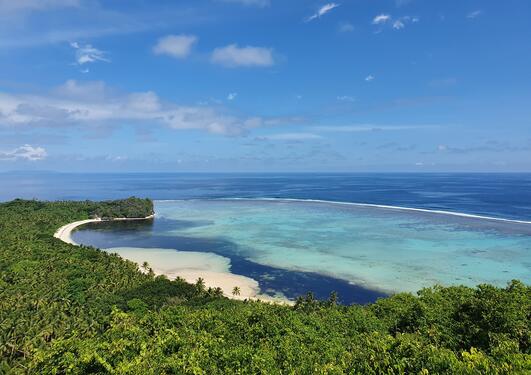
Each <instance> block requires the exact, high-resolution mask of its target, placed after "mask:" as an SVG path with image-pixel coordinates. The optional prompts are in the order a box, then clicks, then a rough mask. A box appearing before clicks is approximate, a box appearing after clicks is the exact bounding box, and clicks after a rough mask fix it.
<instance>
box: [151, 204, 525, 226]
mask: <svg viewBox="0 0 531 375" xmlns="http://www.w3.org/2000/svg"><path fill="white" fill-rule="evenodd" d="M201 200H204V201H208V200H211V201H216V200H221V201H238V200H241V201H277V202H282V201H285V202H302V203H304V202H313V203H328V204H338V205H345V206H357V207H371V208H385V209H390V210H399V211H413V212H424V213H431V214H438V215H449V216H457V217H464V218H469V219H481V220H490V221H499V222H505V223H513V224H528V225H531V221H526V220H516V219H505V218H501V217H494V216H484V215H475V214H467V213H464V212H453V211H445V210H431V209H428V208H413V207H403V206H391V205H385V204H373V203H358V202H342V201H329V200H324V199H300V198H204V199H166V200H158V201H156V202H186V201H189V202H190V201H201Z"/></svg>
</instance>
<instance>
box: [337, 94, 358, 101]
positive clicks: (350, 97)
mask: <svg viewBox="0 0 531 375" xmlns="http://www.w3.org/2000/svg"><path fill="white" fill-rule="evenodd" d="M337 100H340V101H342V102H355V101H356V98H354V97H352V96H348V95H341V96H338V97H337Z"/></svg>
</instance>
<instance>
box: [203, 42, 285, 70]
mask: <svg viewBox="0 0 531 375" xmlns="http://www.w3.org/2000/svg"><path fill="white" fill-rule="evenodd" d="M211 61H212V62H213V63H214V64H219V65H223V66H226V67H230V68H234V67H240V66H241V67H253V66H256V67H267V66H272V65H274V64H275V60H274V58H273V49H271V48H264V47H252V46H246V47H238V45H237V44H230V45H228V46H225V47H219V48H216V49H215V50H214V51H213V52H212V57H211Z"/></svg>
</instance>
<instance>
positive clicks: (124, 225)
mask: <svg viewBox="0 0 531 375" xmlns="http://www.w3.org/2000/svg"><path fill="white" fill-rule="evenodd" d="M208 224H209V222H207V221H185V220H170V219H161V218H158V219H156V220H149V221H121V222H106V223H90V224H87V225H84V226H83V227H81V228H79V230H77V231H75V232H74V233H73V234H72V237H73V239H74V241H76V242H77V243H82V244H85V245H90V246H94V247H98V248H112V247H142V248H168V249H178V250H180V251H197V252H205V251H208V252H212V253H215V254H218V255H221V256H224V257H227V258H229V259H230V261H231V272H233V273H234V274H238V275H243V276H247V277H250V278H253V279H255V280H257V281H258V282H259V284H260V289H261V292H262V293H263V294H267V295H271V296H274V295H275V294H278V293H282V294H283V295H284V296H286V297H287V298H290V299H295V298H297V297H298V296H301V295H304V294H306V293H307V292H309V291H311V292H313V293H314V294H315V296H316V297H317V298H318V299H326V298H328V296H329V295H330V293H331V292H332V291H335V292H337V293H338V294H339V297H340V300H341V302H342V303H343V304H347V305H349V304H353V303H358V304H365V303H370V302H374V301H376V299H378V298H381V297H385V296H386V294H384V293H381V292H379V291H375V290H371V289H367V288H364V287H361V286H357V285H352V284H350V283H348V282H347V281H344V280H340V279H336V278H333V277H329V276H324V275H320V274H317V273H312V272H301V271H289V270H284V269H281V268H275V267H269V266H264V265H261V264H257V263H254V262H251V261H249V260H247V259H245V258H244V257H242V256H240V255H238V254H239V253H240V252H239V251H238V245H237V244H235V243H234V242H231V241H228V240H226V239H222V238H214V239H211V238H194V237H186V236H178V235H171V236H169V235H167V234H165V233H167V232H168V231H174V230H179V229H187V228H193V227H198V226H203V225H208Z"/></svg>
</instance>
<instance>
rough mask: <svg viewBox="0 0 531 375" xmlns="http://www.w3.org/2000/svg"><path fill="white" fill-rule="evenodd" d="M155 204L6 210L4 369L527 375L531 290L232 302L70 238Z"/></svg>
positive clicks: (1, 285)
mask: <svg viewBox="0 0 531 375" xmlns="http://www.w3.org/2000/svg"><path fill="white" fill-rule="evenodd" d="M152 210H153V206H152V203H151V202H150V201H149V200H139V199H135V198H131V199H128V200H124V201H114V202H104V203H93V202H38V201H23V200H16V201H12V202H8V203H3V204H0V254H1V256H0V356H1V359H0V373H15V374H17V373H21V374H25V373H39V374H49V373H83V374H86V373H115V374H165V373H167V374H170V373H176V374H231V373H239V374H248V373H249V374H255V373H256V374H314V373H318V374H343V373H349V374H353V373H359V374H402V373H408V374H529V373H531V327H530V325H531V323H530V321H531V320H530V318H531V287H530V286H526V285H524V284H522V283H521V282H518V281H513V282H512V283H510V284H509V285H508V286H507V287H505V288H497V287H494V286H490V285H480V286H478V287H477V288H468V287H448V288H443V287H434V288H429V289H424V290H421V291H420V292H418V294H417V295H412V294H406V293H402V294H397V295H395V296H392V297H389V298H385V299H381V300H379V301H377V302H376V303H374V304H371V305H367V306H342V305H338V304H337V303H336V296H335V295H331V298H330V299H329V300H328V301H316V300H315V299H314V298H313V297H312V295H311V294H308V295H307V296H304V297H302V298H300V299H299V300H298V301H297V303H296V304H295V306H284V305H282V306H281V305H272V304H267V303H262V302H251V301H243V302H242V301H234V300H229V299H226V298H224V297H222V296H220V293H219V291H218V290H211V289H209V290H205V288H204V286H203V284H202V283H201V282H198V283H197V284H196V285H191V284H187V283H185V282H184V281H182V280H176V281H169V280H167V279H165V278H164V277H155V276H154V275H153V274H152V273H142V272H140V271H139V270H138V267H137V266H136V265H135V264H133V263H131V262H128V261H124V260H122V259H120V258H118V257H117V256H114V255H110V254H107V253H104V252H101V251H99V250H97V249H94V248H90V247H84V246H81V247H76V246H72V245H69V244H66V243H63V242H61V241H59V240H58V239H56V238H54V237H53V233H54V232H55V231H56V230H57V229H58V228H59V227H60V226H62V225H64V224H66V223H68V222H72V221H75V220H81V219H86V218H89V217H93V216H95V215H96V216H98V217H123V216H128V217H141V216H147V215H149V214H151V213H152Z"/></svg>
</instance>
